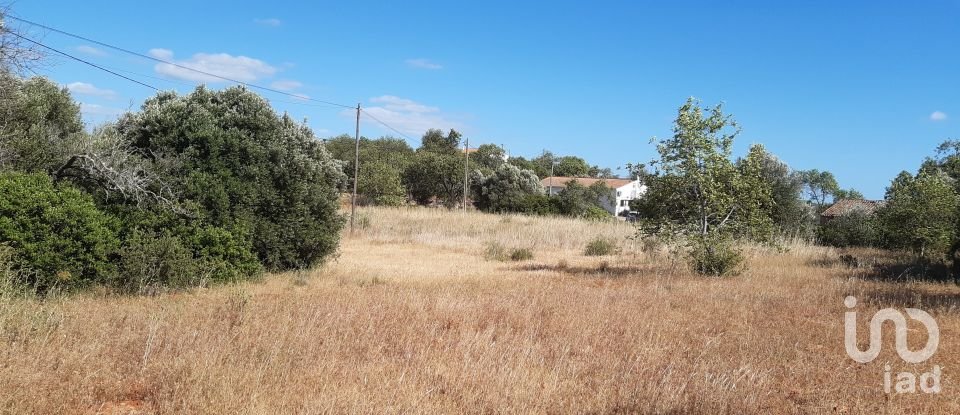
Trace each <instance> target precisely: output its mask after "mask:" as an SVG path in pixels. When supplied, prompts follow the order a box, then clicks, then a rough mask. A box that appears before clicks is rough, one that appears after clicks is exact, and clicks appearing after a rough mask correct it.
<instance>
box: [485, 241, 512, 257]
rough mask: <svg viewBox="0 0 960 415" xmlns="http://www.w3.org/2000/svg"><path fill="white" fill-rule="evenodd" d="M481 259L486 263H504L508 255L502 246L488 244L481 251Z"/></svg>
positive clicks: (492, 243)
mask: <svg viewBox="0 0 960 415" xmlns="http://www.w3.org/2000/svg"><path fill="white" fill-rule="evenodd" d="M483 257H484V258H486V259H487V260H488V261H506V260H507V258H508V257H509V253H508V252H507V248H504V246H503V245H500V244H499V243H497V242H489V243H487V246H486V248H484V250H483Z"/></svg>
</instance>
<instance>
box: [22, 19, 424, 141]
mask: <svg viewBox="0 0 960 415" xmlns="http://www.w3.org/2000/svg"><path fill="white" fill-rule="evenodd" d="M4 17H6V18H9V19H13V20H16V21H18V22H21V23H26V24H29V25H32V26H36V27H39V28H43V29H46V30H49V31H51V32H56V33H59V34H62V35H65V36H69V37H72V38H75V39H80V40H83V41H85V42H90V43H93V44H96V45H100V46H103V47H105V48H109V49H113V50H116V51H119V52H123V53H126V54H130V55H133V56H137V57H140V58H143V59H147V60H151V61H154V62H158V63H162V64H165V65H171V66H174V67H176V68H180V69H184V70H188V71H192V72H196V73H199V74H203V75H206V76H210V77H214V78H217V79H221V80H224V81H228V82H233V83H236V84H239V85H243V86H246V87H249V88H255V89H259V90H262V91H268V92H273V93H275V94H280V95H286V96H289V97H293V98H296V99H298V100H301V101H303V100H306V101H313V102H318V103H321V104H325V105H332V106H335V107H340V108H348V109H351V110H352V109H355V108H354V107H353V106H351V105H344V104H338V103H336V102H330V101H324V100H320V99H315V98H310V97H305V96H303V95H299V94H294V93H290V92H285V91H280V90H277V89H274V88H268V87H265V86H261V85H256V84H251V83H249V82H244V81H239V80H236V79H231V78H227V77H224V76H221V75H217V74H214V73H210V72H207V71H203V70H200V69H196V68H191V67H189V66H184V65H180V64H178V63H176V62H170V61H167V60H164V59H160V58H156V57H153V56H150V55H144V54H142V53H139V52H135V51H132V50H129V49H125V48H122V47H119V46H114V45H111V44H109V43H105V42H101V41H99V40H94V39H90V38H88V37H85V36H81V35H78V34H75V33H70V32H67V31H65V30H60V29H57V28H54V27H50V26H47V25H44V24H41V23H37V22H33V21H30V20H27V19H23V18H19V17H16V16H12V15H9V14H8V15H5V16H4ZM8 33H10V34H13V35H15V36H17V37H20V38H22V39H24V40H26V41H28V42H31V43H34V44H36V45H39V46H41V47H44V48H46V49H49V50H52V51H54V52H56V53H59V54H61V55H63V56H66V57H68V58H70V59H74V60H76V61H79V62H83V63H85V64H87V65H90V66H93V67H95V68H97V69H100V70H103V71H106V72H108V73H110V74H113V75H116V76H119V77H121V78H123V79H126V80H128V81H131V82H135V83H137V84H140V85H143V86H146V87H148V88H151V89H154V90H157V91H159V89H158V88H156V87H154V86H151V85H148V84H145V83H143V82H140V81H137V80H135V79H133V78H130V77H127V76H124V75H121V74H119V73H116V72H114V71H111V70H109V69H107V68H104V67H102V66H99V65H96V64H94V63H91V62H88V61H86V60H83V59H80V58H77V57H75V56H72V55H70V54H67V53H66V52H62V51H59V50H57V49H54V48H52V47H49V46H46V45H43V44H41V43H39V42H36V41H33V40H31V39H27V38H25V37H23V36H21V35H19V34H16V33H13V32H8ZM124 72H130V71H124ZM131 73H132V72H131ZM141 76H146V75H141ZM151 78H152V77H151ZM157 79H159V78H157ZM171 82H174V81H171ZM288 103H291V104H298V105H309V104H306V103H302V102H288ZM361 112H362V113H364V114H366V115H367V116H368V117H370V118H371V119H372V120H374V121H376V122H377V123H379V124H380V125H383V126H384V127H386V128H388V129H390V130H392V131H393V132H396V133H397V134H400V136H402V137H404V138H406V139H408V140H411V141H412V140H413V139H412V138H410V136H408V135H406V134H404V133H403V132H401V131H400V130H398V129H396V128H394V127H393V126H391V125H390V124H387V123H386V122H384V121H382V120H380V119H379V118H377V117H375V116H373V115H372V114H370V113H369V112H367V111H364V110H362V109H361Z"/></svg>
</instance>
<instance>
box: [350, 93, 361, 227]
mask: <svg viewBox="0 0 960 415" xmlns="http://www.w3.org/2000/svg"><path fill="white" fill-rule="evenodd" d="M356 140H357V143H356V150H355V151H354V154H353V196H351V197H350V235H353V218H354V216H356V212H357V182H358V181H360V104H357V135H356Z"/></svg>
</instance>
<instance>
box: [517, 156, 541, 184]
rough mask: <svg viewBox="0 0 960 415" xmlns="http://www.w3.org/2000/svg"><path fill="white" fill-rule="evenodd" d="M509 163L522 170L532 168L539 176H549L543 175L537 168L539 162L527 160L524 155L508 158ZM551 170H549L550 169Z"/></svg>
mask: <svg viewBox="0 0 960 415" xmlns="http://www.w3.org/2000/svg"><path fill="white" fill-rule="evenodd" d="M507 163H508V164H510V165H513V166H517V167H519V168H520V169H521V170H530V171H532V172H533V173H534V174H536V175H537V177H539V178H541V179H542V178H544V177H547V176H546V175H541V174H540V171H539V170H538V168H537V164H536V163H534V162H533V161H530V160H527V159H526V158H524V157H523V156H515V157H510V158H509V159H507ZM548 172H549V171H548Z"/></svg>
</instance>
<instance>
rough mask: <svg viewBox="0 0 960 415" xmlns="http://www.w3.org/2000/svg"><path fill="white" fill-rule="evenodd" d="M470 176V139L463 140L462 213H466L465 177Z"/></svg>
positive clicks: (466, 180)
mask: <svg viewBox="0 0 960 415" xmlns="http://www.w3.org/2000/svg"><path fill="white" fill-rule="evenodd" d="M469 175H470V139H469V138H466V137H464V139H463V212H464V213H466V212H467V182H468V179H467V177H468V176H469Z"/></svg>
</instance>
